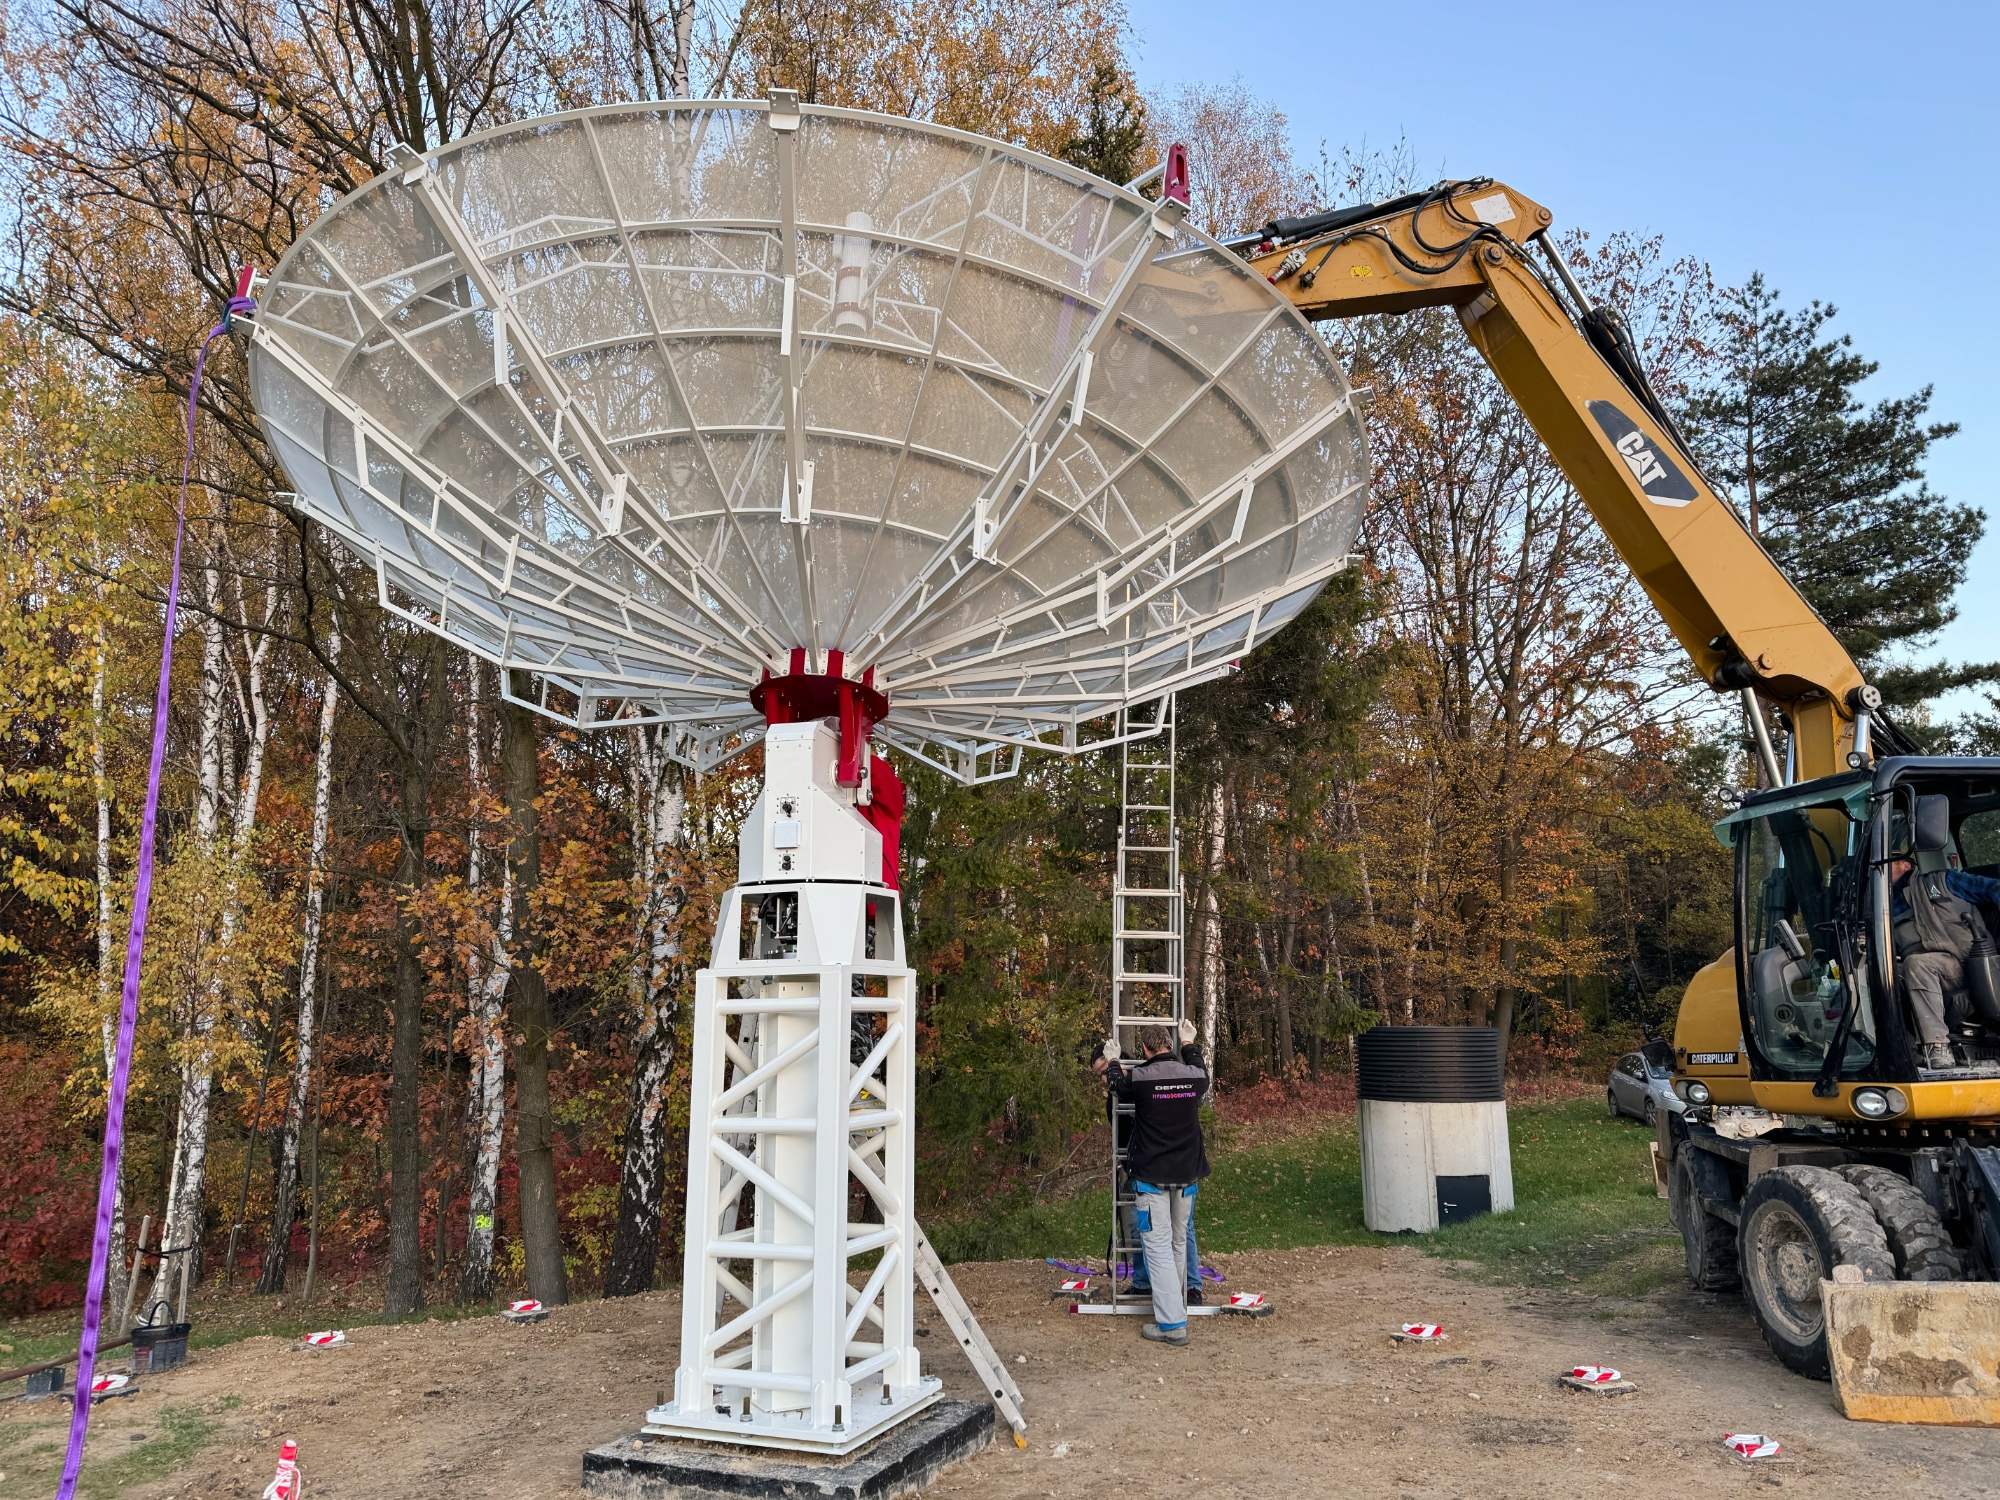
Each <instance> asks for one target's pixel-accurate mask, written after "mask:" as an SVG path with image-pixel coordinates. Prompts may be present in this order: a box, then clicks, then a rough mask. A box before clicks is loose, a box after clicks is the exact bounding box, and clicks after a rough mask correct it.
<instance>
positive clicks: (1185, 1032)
mask: <svg viewBox="0 0 2000 1500" xmlns="http://www.w3.org/2000/svg"><path fill="white" fill-rule="evenodd" d="M1181 1045H1182V1046H1183V1047H1192V1046H1193V1045H1194V1022H1192V1021H1183V1022H1181Z"/></svg>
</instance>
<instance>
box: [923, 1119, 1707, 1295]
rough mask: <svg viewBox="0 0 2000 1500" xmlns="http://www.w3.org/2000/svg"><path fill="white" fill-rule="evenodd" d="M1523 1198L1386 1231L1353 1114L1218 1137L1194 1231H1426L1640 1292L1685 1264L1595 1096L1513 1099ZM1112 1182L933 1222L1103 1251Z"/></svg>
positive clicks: (1276, 1241) (963, 1240)
mask: <svg viewBox="0 0 2000 1500" xmlns="http://www.w3.org/2000/svg"><path fill="white" fill-rule="evenodd" d="M1508 1126H1509V1133H1510V1136H1511V1139H1512V1144H1513V1170H1514V1205H1515V1206H1514V1209H1513V1211H1512V1212H1509V1213H1504V1214H1489V1215H1486V1216H1485V1217H1483V1218H1480V1219H1476V1220H1474V1221H1473V1222H1472V1223H1470V1224H1458V1225H1453V1226H1451V1227H1450V1228H1447V1229H1441V1230H1439V1231H1437V1232H1436V1233H1434V1234H1428V1235H1382V1234H1376V1233H1374V1232H1372V1231H1371V1230H1369V1229H1368V1228H1367V1227H1366V1226H1365V1225H1364V1224H1363V1223H1362V1222H1361V1144H1360V1138H1359V1135H1358V1132H1357V1129H1356V1125H1355V1121H1354V1119H1353V1118H1352V1117H1351V1116H1350V1117H1344V1118H1341V1119H1338V1120H1336V1121H1334V1122H1333V1123H1331V1124H1330V1125H1329V1126H1328V1127H1327V1128H1325V1129H1322V1130H1320V1131H1317V1132H1314V1133H1312V1134H1308V1135H1302V1136H1298V1137H1295V1138H1292V1139H1289V1140H1283V1141H1278V1142H1274V1143H1272V1144H1270V1145H1266V1146H1259V1147H1256V1148H1253V1149H1250V1150H1244V1151H1230V1150H1227V1149H1218V1150H1216V1151H1215V1152H1213V1153H1212V1166H1213V1171H1212V1172H1211V1174H1210V1176H1209V1178H1208V1180H1207V1181H1205V1182H1204V1183H1203V1184H1202V1187H1201V1199H1200V1207H1199V1210H1198V1212H1197V1215H1196V1220H1195V1228H1196V1236H1197V1238H1198V1239H1199V1241H1200V1243H1201V1247H1202V1250H1203V1252H1204V1253H1215V1252H1230V1251H1237V1250H1288V1249H1294V1248H1297V1247H1299V1246H1304V1245H1391V1244H1415V1245H1419V1246H1421V1247H1422V1248H1423V1249H1424V1250H1425V1251H1426V1252H1427V1253H1429V1254H1431V1255H1435V1256H1439V1257H1441V1258H1444V1259H1447V1260H1455V1261H1466V1262H1476V1263H1477V1265H1478V1267H1479V1269H1478V1271H1477V1272H1476V1273H1471V1274H1477V1275H1479V1276H1481V1277H1483V1278H1490V1279H1493V1280H1496V1281H1504V1282H1507V1283H1509V1284H1512V1285H1524V1284H1525V1285H1544V1286H1577V1287H1579V1289H1582V1290H1588V1291H1592V1292H1597V1293H1600V1294H1603V1295H1623V1296H1634V1295H1638V1294H1640V1293H1641V1292H1644V1291H1647V1290H1650V1289H1651V1288H1652V1287H1653V1286H1657V1285H1659V1284H1661V1283H1662V1282H1664V1281H1666V1280H1668V1279H1670V1278H1671V1277H1672V1276H1674V1275H1677V1274H1679V1269H1678V1262H1677V1261H1676V1260H1674V1258H1673V1255H1672V1253H1671V1251H1672V1247H1673V1246H1675V1245H1677V1244H1678V1239H1677V1237H1676V1236H1675V1235H1674V1234H1673V1231H1672V1229H1671V1228H1670V1227H1669V1226H1668V1224H1667V1206H1666V1204H1665V1203H1664V1202H1662V1201H1661V1200H1660V1199H1659V1198H1658V1197H1656V1196H1655V1195H1654V1190H1653V1169H1652V1162H1651V1157H1650V1153H1649V1152H1648V1150H1647V1142H1648V1141H1650V1140H1651V1139H1652V1136H1651V1134H1650V1133H1649V1132H1647V1131H1646V1130H1645V1129H1644V1128H1643V1127H1641V1126H1639V1125H1636V1124H1632V1123H1629V1122H1626V1121H1623V1120H1611V1119H1607V1118H1606V1117H1605V1115H1604V1106H1603V1105H1602V1104H1601V1103H1599V1102H1598V1101H1597V1100H1596V1099H1595V1098H1589V1099H1572V1100H1564V1101H1561V1102H1556V1103H1536V1104H1525V1105H1518V1106H1515V1107H1513V1108H1511V1109H1510V1110H1509V1111H1508ZM1109 1214H1110V1195H1109V1193H1108V1191H1106V1190H1103V1189H1099V1190H1097V1191H1094V1192H1089V1193H1082V1194H1079V1195H1077V1196H1076V1197H1074V1198H1071V1199H1068V1200H1066V1201H1064V1202H1060V1203H1052V1204H1038V1205H1034V1206H1032V1207H1023V1206H1020V1205H1014V1206H1011V1207H1009V1208H1006V1209H1004V1210H995V1211H993V1212H991V1213H989V1214H988V1215H985V1216H982V1217H981V1218H980V1219H977V1220H973V1221H968V1222H966V1223H962V1224H958V1225H953V1226H951V1228H950V1230H945V1229H944V1228H943V1227H942V1226H935V1227H934V1231H933V1237H934V1239H935V1240H936V1241H937V1243H938V1245H939V1248H940V1252H941V1253H943V1252H944V1247H945V1246H946V1245H947V1244H949V1245H950V1246H951V1247H952V1248H953V1249H954V1250H957V1249H959V1247H960V1246H961V1245H964V1246H966V1247H968V1248H969V1249H971V1251H972V1253H974V1254H980V1255H985V1256H994V1255H1055V1256H1061V1257H1064V1258H1079V1257H1082V1256H1102V1255H1103V1253H1104V1243H1105V1235H1106V1229H1107V1220H1108V1217H1109Z"/></svg>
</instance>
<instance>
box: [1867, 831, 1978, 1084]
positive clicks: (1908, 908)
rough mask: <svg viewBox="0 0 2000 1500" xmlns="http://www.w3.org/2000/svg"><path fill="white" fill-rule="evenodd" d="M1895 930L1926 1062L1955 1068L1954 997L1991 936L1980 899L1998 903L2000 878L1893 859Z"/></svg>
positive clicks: (1901, 970) (1898, 961) (1899, 960)
mask: <svg viewBox="0 0 2000 1500" xmlns="http://www.w3.org/2000/svg"><path fill="white" fill-rule="evenodd" d="M1889 881H1890V890H1891V892H1892V898H1891V901H1890V917H1889V920H1890V923H1891V930H1892V932H1893V934H1894V937H1895V940H1896V967H1897V969H1898V971H1899V973H1900V976H1901V978H1902V981H1903V989H1904V992H1905V993H1906V994H1907V995H1908V996H1909V1000H1910V1009H1911V1010H1913V1011H1915V1012H1916V1016H1917V1033H1918V1035H1919V1036H1920V1037H1921V1038H1922V1039H1923V1045H1924V1066H1925V1067H1927V1068H1951V1067H1955V1066H1957V1062H1958V1059H1957V1058H1956V1057H1955V1056H1954V1055H1953V1052H1952V1048H1951V1032H1950V1030H1949V1021H1950V1014H1951V999H1952V997H1954V996H1957V995H1958V994H1960V992H1962V991H1963V990H1964V989H1965V961H1966V960H1967V959H1968V958H1969V957H1971V955H1972V949H1973V944H1974V942H1975V941H1977V940H1978V939H1980V938H1987V939H1988V940H1989V941H1990V934H1988V932H1987V930H1986V922H1985V919H1984V918H1983V917H1981V916H1980V914H1979V903H1980V902H1985V903H1986V904H1988V905H2000V880H1994V879H1992V878H1990V877H1989V876H1985V875H1974V874H1972V873H1971V872H1970V871H1968V870H1952V869H1944V870H1932V871H1928V872H1926V871H1921V870H1918V869H1917V868H1916V866H1915V864H1914V862H1913V861H1911V860H1908V859H1897V860H1892V861H1890V864H1889Z"/></svg>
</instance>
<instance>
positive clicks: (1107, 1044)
mask: <svg viewBox="0 0 2000 1500" xmlns="http://www.w3.org/2000/svg"><path fill="white" fill-rule="evenodd" d="M1104 1060H1105V1061H1106V1062H1108V1063H1115V1062H1117V1061H1118V1038H1117V1037H1115V1036H1108V1037H1106V1038H1105V1039H1104Z"/></svg>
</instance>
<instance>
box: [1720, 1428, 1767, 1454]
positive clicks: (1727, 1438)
mask: <svg viewBox="0 0 2000 1500" xmlns="http://www.w3.org/2000/svg"><path fill="white" fill-rule="evenodd" d="M1722 1441H1723V1443H1724V1445H1725V1446H1727V1447H1728V1448H1729V1450H1730V1451H1731V1452H1732V1453H1734V1454H1735V1455H1736V1456H1737V1457H1738V1458H1776V1457H1777V1456H1778V1440H1777V1439H1776V1438H1774V1437H1765V1436H1764V1434H1763V1433H1761V1432H1728V1433H1724V1434H1723V1437H1722Z"/></svg>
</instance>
